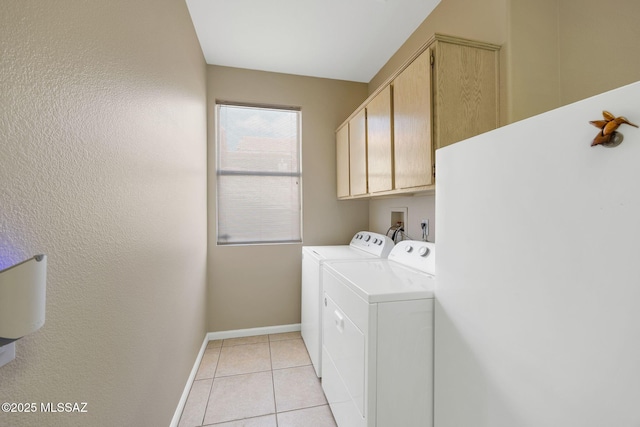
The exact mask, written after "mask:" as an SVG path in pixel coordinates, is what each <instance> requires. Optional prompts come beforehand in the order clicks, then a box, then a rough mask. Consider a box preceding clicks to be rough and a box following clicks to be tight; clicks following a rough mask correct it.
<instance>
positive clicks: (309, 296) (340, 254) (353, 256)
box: [301, 231, 394, 378]
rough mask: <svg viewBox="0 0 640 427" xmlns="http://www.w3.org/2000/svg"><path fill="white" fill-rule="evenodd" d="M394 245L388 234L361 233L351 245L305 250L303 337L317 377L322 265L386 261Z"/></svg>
mask: <svg viewBox="0 0 640 427" xmlns="http://www.w3.org/2000/svg"><path fill="white" fill-rule="evenodd" d="M393 245H394V243H393V241H392V240H391V239H390V238H389V237H387V236H385V235H382V234H378V233H373V232H370V231H360V232H358V233H356V234H355V235H354V236H353V238H352V239H351V242H350V243H349V244H348V245H337V246H303V247H302V292H301V293H302V303H301V311H302V313H301V334H302V339H303V341H304V343H305V345H306V347H307V351H308V352H309V357H310V358H311V362H312V363H313V368H314V369H315V371H316V375H317V376H318V378H320V377H321V376H322V362H321V361H322V298H323V290H322V264H323V263H324V262H326V261H330V260H352V261H359V260H367V259H376V258H386V257H387V256H388V255H389V253H390V252H391V248H393Z"/></svg>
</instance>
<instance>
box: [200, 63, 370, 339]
mask: <svg viewBox="0 0 640 427" xmlns="http://www.w3.org/2000/svg"><path fill="white" fill-rule="evenodd" d="M207 70H208V72H207V78H208V80H207V84H208V101H209V122H210V124H211V126H209V230H210V232H209V268H210V270H209V294H208V328H209V331H226V330H234V329H245V328H255V327H262V326H274V325H286V324H294V323H299V322H300V276H301V271H300V268H301V245H299V244H290V245H258V246H255V245H254V246H216V235H215V232H216V222H215V221H216V216H215V212H216V206H215V189H216V180H215V156H214V155H215V149H214V147H215V129H214V126H213V115H214V106H215V100H216V99H222V100H226V101H241V102H254V103H261V104H275V105H290V106H297V107H301V108H302V174H303V214H304V217H303V244H304V245H331V244H346V243H348V242H349V239H350V238H351V236H352V235H353V234H355V232H357V231H359V230H362V229H367V228H368V206H369V205H368V202H367V201H366V200H364V201H344V202H338V201H337V200H336V158H335V129H336V128H337V127H338V125H339V124H340V123H341V122H342V121H344V120H345V119H346V118H347V116H348V115H349V114H350V113H351V112H352V111H353V110H354V109H355V108H356V107H357V106H358V105H359V104H360V103H361V102H362V101H364V99H365V98H366V97H367V85H366V84H362V83H352V82H345V81H337V80H328V79H318V78H311V77H301V76H292V75H286V74H277V73H267V72H261V71H249V70H243V69H237V68H227V67H219V66H212V65H210V66H208V67H207Z"/></svg>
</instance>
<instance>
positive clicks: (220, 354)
mask: <svg viewBox="0 0 640 427" xmlns="http://www.w3.org/2000/svg"><path fill="white" fill-rule="evenodd" d="M209 342H211V341H209ZM209 342H207V346H208V345H209ZM223 344H224V340H222V343H220V351H218V360H217V361H216V369H214V370H213V378H211V388H210V389H209V396H208V397H207V403H206V404H205V405H204V414H202V423H200V425H201V426H203V425H204V419H205V418H206V417H207V409H208V408H209V401H210V400H211V393H212V392H213V383H214V382H215V380H216V372H218V366H219V365H220V356H222V345H223ZM206 351H207V350H206V349H205V353H206ZM200 364H202V361H201V362H200Z"/></svg>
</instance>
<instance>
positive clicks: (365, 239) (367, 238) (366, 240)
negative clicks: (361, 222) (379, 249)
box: [364, 234, 371, 242]
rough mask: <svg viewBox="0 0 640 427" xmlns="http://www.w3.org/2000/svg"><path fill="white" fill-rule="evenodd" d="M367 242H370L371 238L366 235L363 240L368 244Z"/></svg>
mask: <svg viewBox="0 0 640 427" xmlns="http://www.w3.org/2000/svg"><path fill="white" fill-rule="evenodd" d="M369 240H371V236H370V235H368V234H367V237H365V238H364V241H365V242H368V241H369Z"/></svg>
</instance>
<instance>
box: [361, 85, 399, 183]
mask: <svg viewBox="0 0 640 427" xmlns="http://www.w3.org/2000/svg"><path fill="white" fill-rule="evenodd" d="M392 137H393V135H392V134H391V86H387V87H385V88H384V89H383V90H382V92H380V93H379V94H377V95H376V96H375V97H374V98H373V99H372V100H371V102H369V104H367V171H368V178H369V192H370V193H375V192H378V191H388V190H392V189H393V167H392V166H393V145H392V144H393V143H392Z"/></svg>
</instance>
